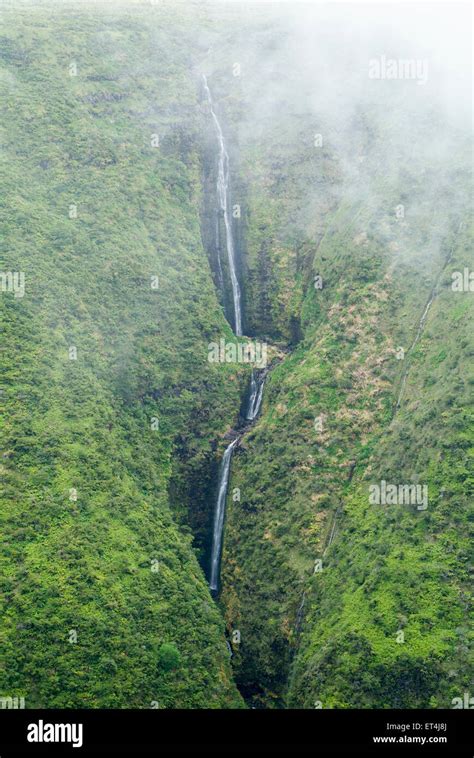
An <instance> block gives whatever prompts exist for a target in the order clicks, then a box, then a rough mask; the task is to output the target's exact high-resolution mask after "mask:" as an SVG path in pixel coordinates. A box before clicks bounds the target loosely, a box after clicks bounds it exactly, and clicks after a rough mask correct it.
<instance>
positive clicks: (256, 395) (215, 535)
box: [202, 74, 265, 592]
mask: <svg viewBox="0 0 474 758" xmlns="http://www.w3.org/2000/svg"><path fill="white" fill-rule="evenodd" d="M202 80H203V86H204V90H205V92H206V97H207V100H208V102H209V108H210V111H211V115H212V118H213V121H214V126H215V129H216V134H217V140H218V144H219V159H218V175H217V197H218V201H219V207H220V210H221V212H222V214H223V217H224V225H225V239H226V248H227V260H228V264H229V273H230V281H231V285H232V298H233V303H234V332H235V334H236V336H238V337H240V336H241V335H242V310H241V303H240V300H241V297H240V285H239V279H238V276H237V269H236V264H235V251H234V241H233V237H232V222H231V216H230V212H229V208H230V189H229V186H230V183H229V156H228V154H227V150H226V147H225V142H224V135H223V133H222V129H221V125H220V123H219V120H218V118H217V116H216V114H215V111H214V107H213V104H212V97H211V93H210V90H209V86H208V84H207V79H206V77H205V75H204V74H203V75H202ZM218 238H219V235H218V230H216V244H217V245H218ZM218 275H219V282H220V284H221V286H222V285H223V275H222V268H221V261H220V255H218ZM264 383H265V376H264V374H263V375H261V376H259V378H257V377H256V376H255V372H254V371H252V376H251V379H250V394H249V399H248V403H247V408H246V412H245V419H246V421H254V420H255V419H256V417H257V416H258V413H259V411H260V406H261V404H262V397H263V385H264ZM241 436H242V435H239V436H238V437H236V438H235V439H234V440H233V441H232V442H231V443H230V445H228V446H227V448H226V449H225V451H224V455H223V457H222V461H221V465H220V469H219V479H218V482H217V501H216V508H215V512H214V527H213V532H212V551H211V575H210V580H209V587H210V589H211V591H213V592H217V590H218V585H219V569H220V559H221V552H222V535H223V532H224V520H225V506H226V499H227V488H228V486H229V476H230V465H231V462H232V455H233V452H234V449H235V446H236V445H237V443H238V442H239V440H240V438H241Z"/></svg>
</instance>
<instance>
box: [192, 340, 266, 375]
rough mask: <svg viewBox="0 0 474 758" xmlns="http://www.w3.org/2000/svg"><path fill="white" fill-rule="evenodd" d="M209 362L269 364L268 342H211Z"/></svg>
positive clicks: (262, 365)
mask: <svg viewBox="0 0 474 758" xmlns="http://www.w3.org/2000/svg"><path fill="white" fill-rule="evenodd" d="M207 351H208V354H207V360H208V361H209V363H252V364H253V365H254V366H256V367H257V368H265V367H266V365H267V344H266V342H258V340H255V342H226V341H225V339H224V338H221V339H220V340H219V342H210V343H209V345H208V346H207Z"/></svg>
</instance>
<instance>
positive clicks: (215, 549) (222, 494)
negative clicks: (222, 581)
mask: <svg viewBox="0 0 474 758" xmlns="http://www.w3.org/2000/svg"><path fill="white" fill-rule="evenodd" d="M239 439H240V438H239V437H237V438H236V439H235V440H233V441H232V442H231V443H230V445H229V446H228V447H227V448H226V450H225V453H224V455H223V458H222V462H221V468H220V471H219V482H218V490H217V492H218V494H217V503H216V510H215V513H214V530H213V532H212V553H211V579H210V581H209V587H210V588H211V590H213V591H214V592H217V585H218V581H219V562H220V557H221V548H222V533H223V531H224V516H225V501H226V498H227V486H228V484H229V473H230V462H231V460H232V453H233V452H234V447H235V446H236V444H237V442H238V441H239Z"/></svg>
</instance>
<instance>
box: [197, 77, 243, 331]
mask: <svg viewBox="0 0 474 758" xmlns="http://www.w3.org/2000/svg"><path fill="white" fill-rule="evenodd" d="M202 80H203V84H204V90H205V92H206V96H207V99H208V102H209V107H210V110H211V115H212V118H213V121H214V126H215V128H216V133H217V140H218V143H219V161H218V175H217V197H218V199H219V205H220V208H221V210H222V212H223V216H224V226H225V238H226V249H227V259H228V262H229V272H230V281H231V284H232V297H233V302H234V331H235V334H236V335H237V336H238V337H239V336H241V335H242V310H241V304H240V299H241V297H240V285H239V279H238V276H237V269H236V265H235V251H234V240H233V237H232V221H231V216H230V212H229V207H230V198H229V193H230V181H229V156H228V153H227V150H226V147H225V142H224V135H223V133H222V129H221V125H220V123H219V120H218V118H217V116H216V114H215V111H214V107H213V104H212V97H211V92H210V90H209V86H208V84H207V79H206V76H205V74H203V75H202Z"/></svg>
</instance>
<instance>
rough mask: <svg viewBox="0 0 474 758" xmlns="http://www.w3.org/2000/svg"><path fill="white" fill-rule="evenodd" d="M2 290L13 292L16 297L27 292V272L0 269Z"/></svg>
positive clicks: (0, 288) (0, 287) (0, 286)
mask: <svg viewBox="0 0 474 758" xmlns="http://www.w3.org/2000/svg"><path fill="white" fill-rule="evenodd" d="M0 290H1V291H2V292H13V294H14V296H15V297H23V295H24V294H25V274H24V272H23V271H0Z"/></svg>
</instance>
